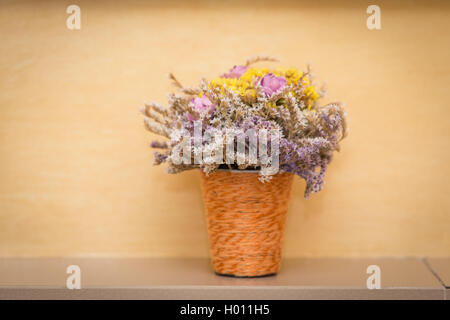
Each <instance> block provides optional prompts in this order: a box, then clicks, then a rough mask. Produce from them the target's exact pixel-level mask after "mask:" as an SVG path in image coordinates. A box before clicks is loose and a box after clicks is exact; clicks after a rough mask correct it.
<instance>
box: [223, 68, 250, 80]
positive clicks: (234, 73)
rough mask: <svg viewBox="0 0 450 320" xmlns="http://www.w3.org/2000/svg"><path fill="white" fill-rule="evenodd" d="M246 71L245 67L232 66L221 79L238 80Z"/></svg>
mask: <svg viewBox="0 0 450 320" xmlns="http://www.w3.org/2000/svg"><path fill="white" fill-rule="evenodd" d="M246 71H247V67H246V66H234V67H233V68H231V69H230V71H228V73H225V74H224V75H223V76H222V77H224V78H239V77H240V76H242V75H243V74H244V73H245V72H246Z"/></svg>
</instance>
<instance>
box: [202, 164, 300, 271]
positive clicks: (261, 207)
mask: <svg viewBox="0 0 450 320" xmlns="http://www.w3.org/2000/svg"><path fill="white" fill-rule="evenodd" d="M201 175H202V180H203V188H202V189H203V199H204V203H205V211H206V219H207V226H208V235H209V242H210V253H211V259H212V265H213V268H214V270H215V271H216V273H217V274H219V275H228V276H236V277H260V276H267V275H273V274H276V273H277V272H278V270H279V268H280V261H281V242H282V239H283V232H284V225H285V221H286V213H287V208H288V203H289V196H290V191H291V185H292V178H293V175H292V174H289V173H282V174H276V175H274V176H273V178H272V180H271V181H270V182H265V183H262V182H260V181H259V180H258V173H257V172H255V171H253V172H252V171H245V170H233V171H230V170H219V171H217V172H215V173H213V174H211V175H209V176H206V175H205V174H204V173H203V172H202V173H201Z"/></svg>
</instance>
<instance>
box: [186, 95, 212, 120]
mask: <svg viewBox="0 0 450 320" xmlns="http://www.w3.org/2000/svg"><path fill="white" fill-rule="evenodd" d="M191 102H192V104H193V109H194V111H196V114H195V115H192V114H190V113H188V114H187V118H188V120H189V121H194V120H197V119H198V114H199V113H206V112H209V113H210V114H211V113H213V112H214V110H215V109H216V107H215V106H214V104H213V103H212V102H211V101H210V100H209V99H208V97H207V96H203V97H201V98H198V97H195V98H194V99H192V101H191Z"/></svg>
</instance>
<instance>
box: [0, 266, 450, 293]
mask: <svg viewBox="0 0 450 320" xmlns="http://www.w3.org/2000/svg"><path fill="white" fill-rule="evenodd" d="M70 265H77V266H79V267H80V270H81V289H79V290H77V289H73V290H70V289H67V288H66V280H67V277H69V276H70V275H69V274H67V273H66V269H67V267H68V266H70ZM370 265H377V266H379V267H380V271H381V277H380V279H381V288H380V289H372V290H369V289H368V288H367V285H366V283H367V279H368V277H369V276H370V274H368V273H367V267H368V266H370ZM449 266H450V259H448V258H447V259H427V260H425V259H419V258H373V259H371V258H364V259H334V258H333V259H331V258H330V259H286V260H284V261H283V263H282V267H281V270H280V272H279V274H278V275H275V276H271V277H263V278H232V277H223V276H218V275H216V274H215V273H214V272H213V270H212V268H211V266H210V263H209V260H208V259H203V258H186V259H179V258H3V259H0V299H439V300H441V299H445V298H446V295H447V294H446V290H448V289H449V288H448V287H447V288H446V286H449V283H450V268H449Z"/></svg>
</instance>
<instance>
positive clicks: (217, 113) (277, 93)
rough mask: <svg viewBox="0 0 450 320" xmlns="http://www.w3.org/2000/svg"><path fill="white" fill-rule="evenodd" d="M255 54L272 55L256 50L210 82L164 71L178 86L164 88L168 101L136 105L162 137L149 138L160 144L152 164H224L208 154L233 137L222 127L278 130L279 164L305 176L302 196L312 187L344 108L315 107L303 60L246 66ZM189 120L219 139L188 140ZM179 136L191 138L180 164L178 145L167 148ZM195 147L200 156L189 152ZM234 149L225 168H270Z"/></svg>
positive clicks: (317, 185)
mask: <svg viewBox="0 0 450 320" xmlns="http://www.w3.org/2000/svg"><path fill="white" fill-rule="evenodd" d="M263 61H276V59H274V58H271V57H261V56H257V57H255V58H251V59H248V60H247V62H246V63H245V64H244V65H239V66H235V67H233V68H232V69H231V70H229V71H228V73H226V74H223V75H222V76H220V77H217V78H215V79H212V80H211V81H207V80H205V79H202V80H201V82H200V84H199V85H198V86H197V87H194V88H187V87H184V86H183V85H181V83H180V82H179V81H178V80H177V79H176V78H175V77H174V76H173V75H172V74H170V75H169V78H170V79H171V80H172V81H173V83H174V84H175V86H176V87H177V88H178V89H179V91H180V93H179V94H174V93H171V94H169V103H168V107H163V106H161V105H160V104H157V103H149V104H146V105H145V108H143V110H142V112H143V113H144V116H145V125H146V127H147V129H148V130H150V131H151V132H153V133H156V134H158V135H161V136H163V137H165V138H168V139H169V141H168V142H160V141H154V142H152V144H151V146H152V147H153V148H157V149H160V150H159V151H156V152H155V159H154V164H156V165H158V164H161V163H167V164H168V172H169V173H178V172H182V171H184V170H190V169H194V168H201V169H202V170H203V172H204V173H206V174H210V173H213V172H214V171H216V170H217V169H218V168H222V167H223V166H224V164H223V163H221V162H218V161H215V160H216V159H217V155H218V154H219V153H220V155H221V156H224V157H226V152H227V151H226V150H225V149H224V148H223V144H224V143H230V141H229V140H230V137H232V138H231V139H232V141H231V143H232V144H233V145H234V144H235V143H236V141H235V140H234V139H235V135H230V132H231V133H233V132H238V131H239V132H241V131H242V130H244V131H245V130H248V129H254V130H256V131H257V132H258V131H260V130H270V131H271V132H276V133H277V136H278V137H279V140H278V146H277V148H278V157H279V171H280V172H281V173H282V172H290V173H293V174H296V175H298V176H300V177H302V178H303V179H305V181H306V190H305V197H306V198H307V197H308V196H309V195H310V194H311V193H315V192H318V191H320V190H321V189H322V187H323V184H324V174H325V171H326V169H327V166H328V164H329V163H330V161H331V159H332V155H333V152H334V151H335V150H339V142H340V140H341V139H343V138H344V137H345V136H346V133H347V127H346V121H345V112H344V110H343V108H342V106H341V105H340V104H339V103H331V104H327V105H325V106H319V101H320V98H321V97H323V96H324V94H325V90H324V89H321V90H318V89H317V87H316V86H315V84H314V82H313V75H312V74H311V71H310V69H309V67H308V68H307V70H306V71H299V70H297V69H295V68H276V69H268V68H256V67H253V65H254V64H255V63H257V62H263ZM195 125H200V126H201V131H202V133H204V132H205V131H208V132H209V133H210V134H211V135H214V136H217V135H221V136H222V137H223V139H222V140H221V141H220V142H218V141H216V139H205V140H204V141H202V142H201V144H198V143H197V144H196V143H195V141H194V140H195V137H194V130H195ZM186 136H188V137H191V138H190V139H191V140H189V141H188V143H189V145H190V146H192V148H193V153H192V156H191V157H190V159H189V160H191V161H188V162H186V161H184V162H182V163H180V161H175V158H174V156H175V155H176V156H178V152H179V151H178V150H177V151H175V149H176V147H177V146H180V144H181V142H182V140H183V139H184V138H185V137H186ZM227 139H228V141H227ZM269 140H270V138H269ZM250 144H251V143H250V141H249V140H248V139H247V140H245V151H244V152H248V150H249V148H251V145H250ZM269 149H270V147H269ZM241 152H242V150H241ZM238 153H239V150H238ZM199 154H201V155H205V154H206V156H203V157H196V155H199ZM239 156H241V158H240V159H243V161H241V162H240V163H238V162H233V161H231V162H230V161H227V162H225V164H226V165H227V166H228V167H229V168H236V169H242V170H244V169H257V170H259V177H260V180H261V181H263V182H264V181H267V180H270V178H271V177H272V175H273V174H274V172H272V171H270V170H267V169H268V168H269V166H270V165H271V163H270V159H269V162H267V161H266V162H263V161H260V160H259V159H257V160H256V162H254V161H253V162H252V161H250V159H249V157H248V155H246V154H241V155H239V154H237V157H239ZM194 158H195V159H194ZM227 159H228V158H227ZM233 159H234V158H233ZM194 160H196V161H194Z"/></svg>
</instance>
